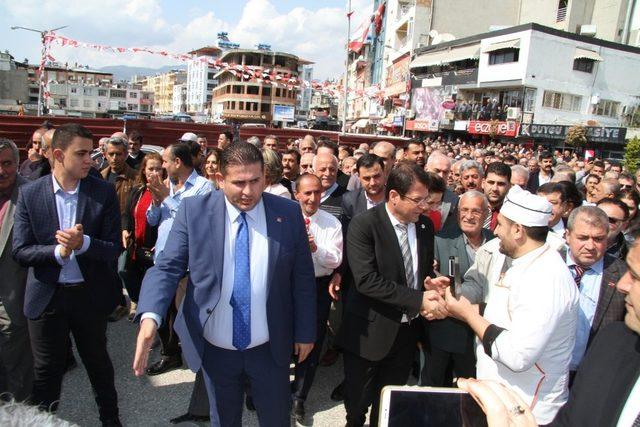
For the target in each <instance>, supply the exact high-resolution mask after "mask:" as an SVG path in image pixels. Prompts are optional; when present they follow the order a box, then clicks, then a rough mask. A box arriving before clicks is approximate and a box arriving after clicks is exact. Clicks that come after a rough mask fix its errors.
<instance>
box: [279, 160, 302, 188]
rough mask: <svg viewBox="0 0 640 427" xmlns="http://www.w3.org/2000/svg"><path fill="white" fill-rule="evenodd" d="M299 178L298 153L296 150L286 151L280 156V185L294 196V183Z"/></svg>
mask: <svg viewBox="0 0 640 427" xmlns="http://www.w3.org/2000/svg"><path fill="white" fill-rule="evenodd" d="M298 176H300V153H299V152H298V150H287V151H285V152H284V154H283V155H282V179H281V180H280V184H282V185H284V186H285V187H286V189H287V190H289V193H291V194H294V191H293V190H294V188H293V187H294V183H295V181H296V179H298Z"/></svg>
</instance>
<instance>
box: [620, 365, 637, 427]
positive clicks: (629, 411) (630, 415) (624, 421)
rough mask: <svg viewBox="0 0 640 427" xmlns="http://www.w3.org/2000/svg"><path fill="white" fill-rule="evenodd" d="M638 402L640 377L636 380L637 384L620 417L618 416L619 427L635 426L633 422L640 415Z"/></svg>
mask: <svg viewBox="0 0 640 427" xmlns="http://www.w3.org/2000/svg"><path fill="white" fill-rule="evenodd" d="M638 402H640V377H638V379H637V380H636V384H635V385H634V386H633V388H632V389H631V393H629V397H627V402H626V403H625V404H624V408H622V412H621V413H620V418H618V424H617V427H632V426H633V422H634V421H635V420H636V417H637V416H638V411H640V404H639V403H638Z"/></svg>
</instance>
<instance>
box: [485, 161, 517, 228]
mask: <svg viewBox="0 0 640 427" xmlns="http://www.w3.org/2000/svg"><path fill="white" fill-rule="evenodd" d="M510 187H511V168H510V167H509V166H507V165H505V164H504V163H500V162H493V163H491V164H490V165H489V166H488V167H487V176H486V177H485V178H484V180H483V181H482V189H483V190H484V194H485V196H487V200H489V211H490V215H487V218H486V219H485V221H484V228H487V229H489V230H491V231H493V230H495V228H496V224H497V223H498V214H499V213H500V208H502V202H504V198H505V196H506V195H507V191H509V188H510Z"/></svg>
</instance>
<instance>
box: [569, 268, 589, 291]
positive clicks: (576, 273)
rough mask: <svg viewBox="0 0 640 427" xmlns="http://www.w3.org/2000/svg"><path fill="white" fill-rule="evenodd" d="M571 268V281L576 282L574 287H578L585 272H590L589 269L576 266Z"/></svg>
mask: <svg viewBox="0 0 640 427" xmlns="http://www.w3.org/2000/svg"><path fill="white" fill-rule="evenodd" d="M571 268H573V280H574V281H575V282H576V286H577V287H580V281H581V280H582V276H583V275H584V273H585V272H587V271H589V270H591V269H590V268H589V267H582V266H580V265H578V264H574V265H572V266H571Z"/></svg>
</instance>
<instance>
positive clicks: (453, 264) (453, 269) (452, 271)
mask: <svg viewBox="0 0 640 427" xmlns="http://www.w3.org/2000/svg"><path fill="white" fill-rule="evenodd" d="M458 268H459V265H458V260H457V258H456V257H455V256H450V257H449V274H448V275H447V277H448V278H449V289H450V290H451V295H453V297H454V298H458V295H457V292H456V277H457V272H458Z"/></svg>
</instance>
